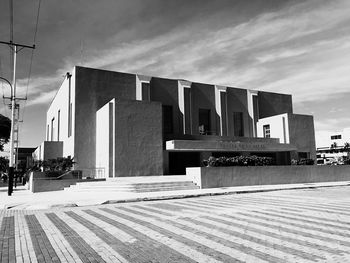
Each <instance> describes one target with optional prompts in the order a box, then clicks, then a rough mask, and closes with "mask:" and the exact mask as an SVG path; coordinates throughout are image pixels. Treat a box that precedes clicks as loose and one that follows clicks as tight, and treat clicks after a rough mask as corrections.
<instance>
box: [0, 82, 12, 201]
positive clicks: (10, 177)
mask: <svg viewBox="0 0 350 263" xmlns="http://www.w3.org/2000/svg"><path fill="white" fill-rule="evenodd" d="M0 80H3V81H5V82H6V83H7V84H9V85H10V87H11V101H12V102H13V101H14V100H15V98H14V97H13V87H12V84H11V82H10V81H8V80H7V79H5V78H3V77H0ZM12 107H13V103H12ZM12 111H14V109H12ZM14 121H15V119H14V116H13V114H12V120H11V142H10V144H11V147H10V148H11V150H10V165H9V172H8V175H9V182H8V190H7V194H8V195H11V194H12V192H13V177H14V166H13V156H12V155H13V129H14Z"/></svg>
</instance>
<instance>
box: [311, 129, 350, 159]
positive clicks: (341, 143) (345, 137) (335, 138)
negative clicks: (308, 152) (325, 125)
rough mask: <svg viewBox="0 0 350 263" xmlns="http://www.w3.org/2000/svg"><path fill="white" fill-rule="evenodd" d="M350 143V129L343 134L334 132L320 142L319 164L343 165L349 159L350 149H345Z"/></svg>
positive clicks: (318, 150)
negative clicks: (345, 159)
mask: <svg viewBox="0 0 350 263" xmlns="http://www.w3.org/2000/svg"><path fill="white" fill-rule="evenodd" d="M347 143H350V128H347V129H344V130H343V131H342V132H334V133H333V134H331V135H330V136H329V137H328V138H326V139H324V140H323V141H321V142H319V144H320V145H319V146H318V147H317V163H318V164H342V163H343V162H344V158H346V157H349V152H350V149H349V148H347V147H345V145H346V144H347Z"/></svg>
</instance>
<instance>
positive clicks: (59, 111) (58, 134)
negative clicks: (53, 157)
mask: <svg viewBox="0 0 350 263" xmlns="http://www.w3.org/2000/svg"><path fill="white" fill-rule="evenodd" d="M60 122H61V110H58V112H57V141H59V140H60V128H61V127H60V125H61V123H60Z"/></svg>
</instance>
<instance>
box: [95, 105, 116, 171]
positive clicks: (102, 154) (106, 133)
mask: <svg viewBox="0 0 350 263" xmlns="http://www.w3.org/2000/svg"><path fill="white" fill-rule="evenodd" d="M114 103H115V102H114V99H113V100H112V101H111V102H109V103H107V104H106V105H105V106H103V107H102V108H101V109H99V110H98V111H97V113H96V168H101V169H103V170H104V175H105V177H113V169H112V170H111V171H110V165H109V164H110V158H111V157H113V152H112V156H110V155H111V150H112V151H113V149H114V146H113V140H111V134H110V131H111V129H112V130H114V127H113V122H112V123H111V121H110V107H111V104H113V107H114ZM112 163H114V162H112Z"/></svg>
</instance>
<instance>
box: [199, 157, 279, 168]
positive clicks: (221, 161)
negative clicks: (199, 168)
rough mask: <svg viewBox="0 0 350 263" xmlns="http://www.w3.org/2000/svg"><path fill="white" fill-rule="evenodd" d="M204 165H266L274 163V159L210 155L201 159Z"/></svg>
mask: <svg viewBox="0 0 350 263" xmlns="http://www.w3.org/2000/svg"><path fill="white" fill-rule="evenodd" d="M203 163H204V165H206V166H209V167H218V166H266V165H274V164H275V162H274V159H273V158H271V157H259V156H256V155H252V156H235V157H219V158H215V157H213V156H210V157H209V158H208V160H204V161H203Z"/></svg>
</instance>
